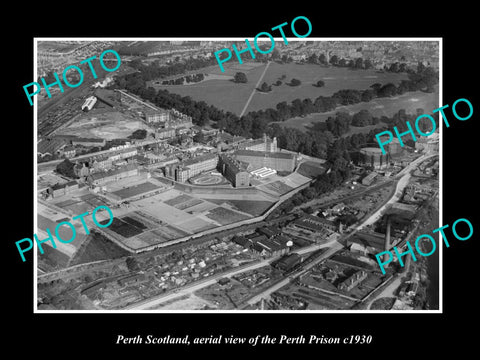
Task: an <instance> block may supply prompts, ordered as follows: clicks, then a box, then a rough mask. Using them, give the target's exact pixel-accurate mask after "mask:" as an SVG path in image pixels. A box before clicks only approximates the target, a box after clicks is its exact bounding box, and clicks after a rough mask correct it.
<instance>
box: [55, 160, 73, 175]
mask: <svg viewBox="0 0 480 360" xmlns="http://www.w3.org/2000/svg"><path fill="white" fill-rule="evenodd" d="M74 166H75V164H74V163H72V162H71V161H70V160H68V159H65V160H63V161H62V162H61V163H60V164H58V165H57V168H56V171H57V173H59V174H60V175H63V176H66V177H69V178H73V179H76V178H77V175H75V171H74V170H73V168H74Z"/></svg>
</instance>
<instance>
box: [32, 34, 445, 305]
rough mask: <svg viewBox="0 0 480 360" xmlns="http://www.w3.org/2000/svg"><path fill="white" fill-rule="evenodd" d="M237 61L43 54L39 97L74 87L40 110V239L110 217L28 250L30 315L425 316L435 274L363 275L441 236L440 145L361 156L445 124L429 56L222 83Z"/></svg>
mask: <svg viewBox="0 0 480 360" xmlns="http://www.w3.org/2000/svg"><path fill="white" fill-rule="evenodd" d="M234 43H235V44H236V45H237V46H238V47H239V48H240V47H242V41H233V40H232V41H218V40H211V39H208V38H207V39H203V40H191V41H178V40H166V39H159V40H151V39H149V40H148V41H147V40H122V39H110V40H108V41H105V40H102V41H96V40H93V39H92V41H75V40H67V39H66V40H65V41H45V40H42V41H38V42H37V44H36V51H37V54H36V61H37V64H36V68H37V75H38V78H39V79H40V78H41V77H44V78H45V79H52V76H53V73H54V72H59V73H60V72H61V71H63V69H64V68H65V67H67V66H69V65H72V64H75V65H78V66H79V67H80V68H81V69H84V70H85V79H84V82H83V84H82V86H79V87H76V88H69V89H68V90H67V91H65V92H60V91H55V90H57V89H55V88H52V97H48V96H47V95H46V94H43V95H38V103H37V106H36V111H37V117H38V124H37V125H38V126H37V129H38V133H37V144H36V154H35V155H36V161H37V164H36V166H37V169H36V175H37V176H36V188H37V204H36V209H37V220H36V226H37V232H36V234H37V235H38V237H39V238H41V239H45V238H47V237H48V233H47V230H48V229H50V230H51V231H52V233H53V231H54V229H56V228H57V227H58V226H59V225H58V224H61V223H62V222H64V221H66V220H69V219H70V221H71V219H72V218H74V217H75V216H77V215H79V214H82V213H85V212H87V213H91V212H92V210H93V209H94V208H95V207H97V206H101V205H105V206H108V207H109V208H110V209H111V210H112V211H113V214H114V219H113V222H112V224H111V225H110V226H108V227H105V228H97V227H95V228H94V227H93V223H92V222H91V221H90V220H87V225H88V226H89V228H90V231H89V232H87V231H85V228H84V227H83V226H82V224H80V223H75V222H73V221H72V224H74V226H75V229H76V234H77V236H76V238H75V241H73V242H71V243H65V242H62V241H56V242H55V243H56V246H50V243H49V242H46V243H44V246H43V250H44V251H43V253H41V252H40V251H37V255H36V272H37V275H36V281H35V282H36V290H35V293H36V302H37V310H38V311H51V312H55V311H59V310H62V311H77V310H78V311H79V310H81V311H126V312H128V311H129V310H142V311H147V312H148V311H184V310H188V311H204V312H205V311H212V312H216V311H229V310H244V311H258V310H262V311H277V310H288V311H338V310H344V311H400V310H401V311H417V310H422V311H428V310H435V309H438V306H439V304H438V303H439V290H438V279H439V271H440V266H439V262H438V255H433V256H431V257H429V258H422V259H418V260H417V261H414V260H413V261H412V259H410V260H409V261H408V262H406V264H405V265H403V263H402V265H400V264H399V263H398V261H395V262H392V263H391V264H390V266H389V267H388V268H387V269H386V273H382V272H381V271H380V268H379V266H378V263H377V260H376V258H375V254H377V253H379V252H381V251H384V250H389V249H391V248H392V246H396V247H397V248H402V249H405V245H406V242H407V241H408V240H409V239H412V238H414V237H415V236H418V234H421V233H422V232H425V231H427V230H426V229H428V228H429V227H431V226H434V225H435V224H437V225H438V217H439V216H438V206H439V205H438V203H439V198H438V197H439V191H438V190H439V168H440V166H441V164H440V163H439V142H440V133H439V130H438V129H437V131H436V132H435V133H434V134H433V135H431V136H429V137H425V138H419V139H418V140H417V141H415V139H412V138H408V137H405V138H404V139H405V140H404V143H405V144H403V143H402V145H401V144H399V142H398V141H392V142H391V143H390V144H388V146H387V153H386V154H382V153H381V151H380V149H379V146H378V142H377V141H376V140H375V134H377V133H378V132H381V131H384V130H390V131H392V129H393V127H397V128H398V129H399V130H400V131H405V130H406V129H407V128H406V122H407V121H410V122H414V121H415V118H416V117H417V116H418V115H420V114H425V113H428V114H431V113H432V110H433V109H435V108H437V107H439V104H440V102H439V85H438V84H439V79H440V78H439V77H440V75H439V74H440V70H441V69H440V66H439V59H440V54H439V43H438V41H436V40H431V41H424V40H422V41H405V40H397V39H388V40H385V41H377V40H375V41H373V40H368V39H366V40H364V41H343V40H341V39H339V40H338V41H322V40H320V39H313V40H308V41H306V40H305V39H291V41H289V44H288V45H285V44H281V43H278V46H276V47H275V49H274V50H273V51H272V52H271V53H269V54H260V53H258V54H257V55H258V56H256V57H255V59H252V58H251V57H250V56H249V55H248V53H244V54H243V57H242V59H241V61H239V59H235V57H232V60H230V61H229V62H227V63H224V64H223V66H224V67H225V71H224V72H222V71H221V69H220V67H219V66H218V63H217V61H216V58H215V56H214V55H213V54H214V53H215V51H218V50H219V49H221V48H227V47H231V46H232V44H234ZM276 44H277V43H276ZM243 46H245V43H244V42H243ZM262 46H263V45H262ZM105 49H114V50H115V51H116V52H117V53H118V54H119V55H120V57H121V66H120V67H119V69H118V71H115V72H107V71H104V70H102V69H101V68H100V67H99V66H96V67H95V69H97V74H98V78H93V77H92V76H88V75H89V74H88V73H87V65H86V64H82V63H81V61H82V60H83V59H85V58H87V57H89V56H92V55H93V54H98V53H99V52H101V51H104V50H105ZM112 61H113V60H112ZM74 75H75V74H72V75H69V76H73V77H74ZM433 116H434V117H435V119H436V120H437V121H438V114H434V115H433ZM421 126H422V129H423V130H425V128H428V126H429V125H428V124H426V125H425V126H426V127H424V126H423V124H422V125H421ZM430 126H431V125H430ZM99 218H100V223H102V222H103V223H106V222H107V221H108V219H107V215H105V214H103V213H102V214H101V215H99ZM55 233H56V232H55ZM58 234H59V236H61V237H62V238H63V239H68V238H70V237H71V232H70V229H68V228H65V227H62V228H59V232H58ZM437 235H438V234H437ZM437 239H438V236H437Z"/></svg>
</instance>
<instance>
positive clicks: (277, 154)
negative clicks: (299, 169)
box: [234, 150, 295, 159]
mask: <svg viewBox="0 0 480 360" xmlns="http://www.w3.org/2000/svg"><path fill="white" fill-rule="evenodd" d="M234 154H235V155H240V156H242V155H243V156H258V157H266V158H276V159H294V158H295V155H294V154H289V153H282V152H266V151H255V150H237V151H236V152H235V153H234Z"/></svg>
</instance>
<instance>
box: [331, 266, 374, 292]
mask: <svg viewBox="0 0 480 360" xmlns="http://www.w3.org/2000/svg"><path fill="white" fill-rule="evenodd" d="M367 276H368V273H367V272H366V271H364V270H359V271H357V272H355V273H354V274H352V275H351V276H349V277H348V278H347V279H345V280H344V281H342V282H341V283H340V284H338V288H339V289H340V290H344V291H350V290H352V289H353V288H354V287H355V286H357V285H358V284H360V283H361V282H362V281H363V280H365V279H366V277H367Z"/></svg>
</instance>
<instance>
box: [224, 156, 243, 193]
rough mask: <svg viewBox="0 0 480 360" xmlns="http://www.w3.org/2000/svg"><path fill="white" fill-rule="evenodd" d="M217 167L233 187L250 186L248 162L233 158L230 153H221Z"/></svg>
mask: <svg viewBox="0 0 480 360" xmlns="http://www.w3.org/2000/svg"><path fill="white" fill-rule="evenodd" d="M218 169H219V170H220V171H221V173H222V174H223V176H225V177H226V178H227V179H228V181H230V182H231V183H232V185H233V186H234V187H246V186H250V174H249V173H248V163H246V162H243V161H239V160H237V159H234V158H233V157H232V156H231V155H227V154H224V155H221V156H220V159H219V162H218Z"/></svg>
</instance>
